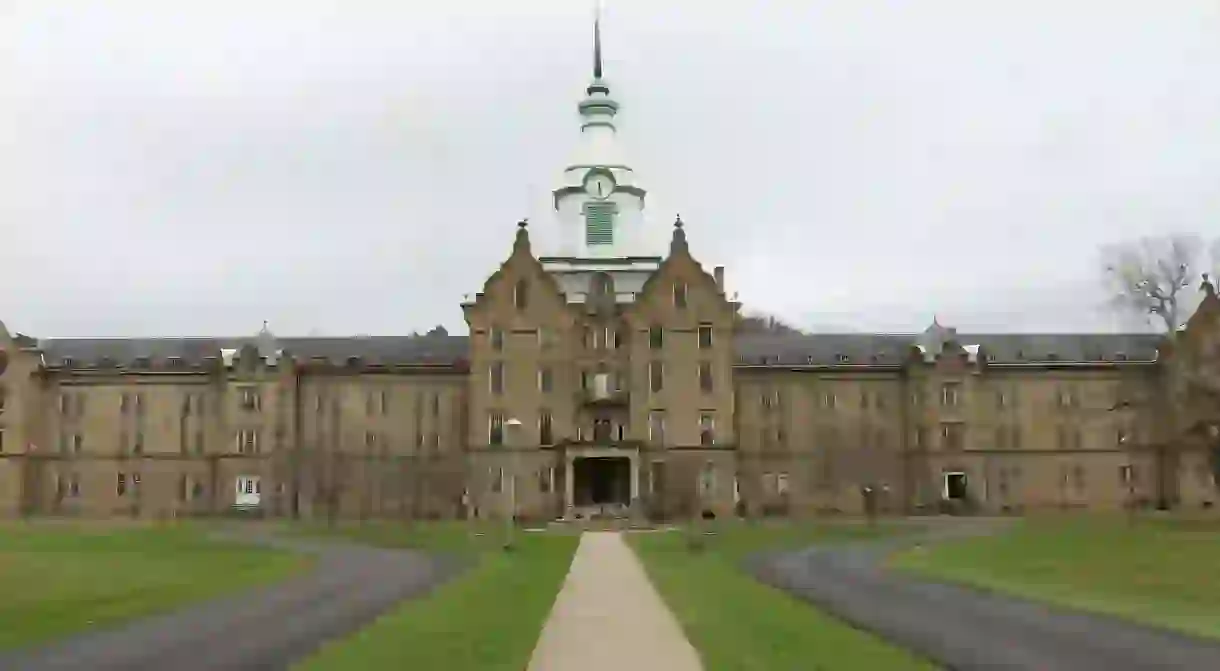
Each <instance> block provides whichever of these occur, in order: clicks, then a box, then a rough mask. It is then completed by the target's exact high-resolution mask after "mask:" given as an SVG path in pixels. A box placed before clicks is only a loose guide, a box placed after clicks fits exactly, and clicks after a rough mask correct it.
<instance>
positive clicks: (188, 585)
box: [0, 524, 309, 649]
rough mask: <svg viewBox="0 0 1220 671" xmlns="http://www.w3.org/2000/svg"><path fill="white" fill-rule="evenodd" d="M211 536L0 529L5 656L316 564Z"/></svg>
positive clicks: (182, 531)
mask: <svg viewBox="0 0 1220 671" xmlns="http://www.w3.org/2000/svg"><path fill="white" fill-rule="evenodd" d="M205 534H206V530H205V529H204V528H202V527H198V526H177V525H175V526H169V525H166V526H142V527H137V526H127V527H123V526H115V525H105V526H89V525H85V524H80V525H62V524H54V525H52V524H12V525H0V594H3V595H4V597H3V598H2V599H0V622H3V623H4V624H3V626H0V649H9V648H16V647H22V646H25V645H33V644H37V643H41V642H45V641H47V640H49V639H52V638H55V637H57V636H63V635H66V634H70V633H73V632H76V631H79V630H82V629H87V628H90V627H94V626H102V625H109V624H115V623H118V622H120V621H122V620H127V619H130V618H136V617H140V616H145V615H151V614H153V613H157V612H160V611H165V610H168V609H170V608H173V607H175V606H179V605H182V604H185V603H188V602H190V601H195V600H200V599H204V598H207V597H212V596H217V595H219V594H221V593H224V592H232V591H238V590H241V589H244V588H248V587H251V586H254V585H256V584H260V583H266V582H270V581H273V580H278V579H282V578H285V577H287V576H288V575H291V574H292V573H294V572H296V571H298V570H301V569H304V568H306V567H307V566H308V565H309V560H308V559H306V558H303V557H298V556H296V555H293V554H290V553H285V552H279V551H275V550H268V549H263V548H253V547H247V546H244V545H237V544H232V543H222V542H217V541H213V540H209V539H207V538H206V537H205Z"/></svg>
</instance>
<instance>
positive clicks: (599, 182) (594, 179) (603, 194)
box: [585, 170, 614, 198]
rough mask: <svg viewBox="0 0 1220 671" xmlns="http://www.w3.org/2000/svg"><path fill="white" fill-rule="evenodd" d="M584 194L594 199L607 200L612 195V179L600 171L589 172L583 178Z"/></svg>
mask: <svg viewBox="0 0 1220 671" xmlns="http://www.w3.org/2000/svg"><path fill="white" fill-rule="evenodd" d="M585 192H586V193H588V194H589V195H590V196H593V197H594V198H609V197H610V194H612V193H614V177H612V176H611V175H610V173H608V172H602V171H600V170H598V171H591V172H589V174H588V175H587V176H586V177H585Z"/></svg>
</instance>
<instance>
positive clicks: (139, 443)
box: [131, 431, 144, 454]
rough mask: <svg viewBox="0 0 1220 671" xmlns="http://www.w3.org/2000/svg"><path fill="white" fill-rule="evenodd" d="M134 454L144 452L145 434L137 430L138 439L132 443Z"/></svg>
mask: <svg viewBox="0 0 1220 671" xmlns="http://www.w3.org/2000/svg"><path fill="white" fill-rule="evenodd" d="M131 453H132V454H144V434H143V433H142V432H140V431H136V441H135V442H134V443H132V445H131Z"/></svg>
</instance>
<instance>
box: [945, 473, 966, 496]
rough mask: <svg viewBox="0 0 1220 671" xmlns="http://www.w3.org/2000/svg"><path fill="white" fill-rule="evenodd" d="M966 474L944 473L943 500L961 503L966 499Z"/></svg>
mask: <svg viewBox="0 0 1220 671" xmlns="http://www.w3.org/2000/svg"><path fill="white" fill-rule="evenodd" d="M966 492H967V488H966V474H965V473H945V498H946V499H948V500H950V501H961V500H963V499H965V498H966Z"/></svg>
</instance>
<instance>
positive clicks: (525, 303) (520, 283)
mask: <svg viewBox="0 0 1220 671" xmlns="http://www.w3.org/2000/svg"><path fill="white" fill-rule="evenodd" d="M529 304H530V285H529V282H526V281H525V280H517V283H516V284H515V285H513V305H515V306H516V307H517V309H518V310H524V309H526V308H528V307H529Z"/></svg>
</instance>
